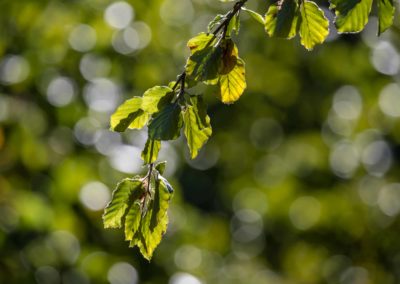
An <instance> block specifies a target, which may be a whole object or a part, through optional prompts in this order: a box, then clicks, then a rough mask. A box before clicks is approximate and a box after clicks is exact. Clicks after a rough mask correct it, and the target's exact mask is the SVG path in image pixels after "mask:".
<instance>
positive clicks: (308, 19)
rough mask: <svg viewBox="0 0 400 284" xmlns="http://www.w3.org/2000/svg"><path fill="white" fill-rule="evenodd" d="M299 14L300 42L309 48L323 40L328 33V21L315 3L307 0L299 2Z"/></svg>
mask: <svg viewBox="0 0 400 284" xmlns="http://www.w3.org/2000/svg"><path fill="white" fill-rule="evenodd" d="M300 15H301V20H300V32H299V33H300V38H301V44H302V45H303V46H304V47H305V48H307V49H308V50H311V49H313V48H314V46H315V45H316V44H320V43H323V42H324V41H325V39H326V37H327V36H328V34H329V21H328V19H327V18H326V17H325V15H324V12H323V11H322V10H321V9H320V8H319V7H318V5H317V4H315V3H314V2H312V1H308V0H305V1H303V2H302V3H301V5H300Z"/></svg>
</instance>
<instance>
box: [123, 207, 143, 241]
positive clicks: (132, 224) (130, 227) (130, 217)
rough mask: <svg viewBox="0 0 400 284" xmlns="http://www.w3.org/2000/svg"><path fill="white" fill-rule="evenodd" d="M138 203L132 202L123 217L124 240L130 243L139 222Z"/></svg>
mask: <svg viewBox="0 0 400 284" xmlns="http://www.w3.org/2000/svg"><path fill="white" fill-rule="evenodd" d="M140 206H141V205H140V202H139V201H135V202H133V204H132V206H131V207H130V208H129V210H128V213H127V214H126V216H125V240H126V241H131V240H132V239H133V237H134V235H135V233H136V232H137V231H138V229H139V226H140V221H141V217H142V214H141V211H140Z"/></svg>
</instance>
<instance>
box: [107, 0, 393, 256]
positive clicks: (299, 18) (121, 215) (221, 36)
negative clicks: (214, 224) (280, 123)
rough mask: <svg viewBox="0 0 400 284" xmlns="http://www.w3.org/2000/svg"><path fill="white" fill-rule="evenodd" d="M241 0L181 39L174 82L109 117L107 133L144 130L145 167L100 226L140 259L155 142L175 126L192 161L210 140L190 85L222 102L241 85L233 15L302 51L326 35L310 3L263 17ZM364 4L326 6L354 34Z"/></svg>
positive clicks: (150, 238) (151, 201) (155, 201)
mask: <svg viewBox="0 0 400 284" xmlns="http://www.w3.org/2000/svg"><path fill="white" fill-rule="evenodd" d="M224 2H226V1H224ZM246 2H247V0H240V1H237V2H236V3H235V5H234V7H233V8H232V10H230V11H229V12H228V13H226V14H225V15H217V16H216V17H215V19H214V20H212V21H211V22H210V24H209V26H208V33H200V34H199V35H197V36H196V37H194V38H192V39H190V40H189V41H188V43H187V46H188V48H189V49H190V56H189V58H188V59H187V63H186V66H185V70H184V71H183V73H181V74H180V75H179V76H178V77H177V80H176V81H174V82H170V83H169V84H168V86H155V87H153V88H150V89H148V90H147V91H146V92H145V93H144V94H143V96H142V97H133V98H131V99H129V100H127V101H125V102H124V103H123V104H122V105H121V106H120V107H119V108H118V109H117V110H116V112H115V113H114V114H113V115H112V116H111V129H112V130H114V131H118V132H123V131H125V130H126V129H128V128H129V129H141V128H143V127H145V126H147V127H148V128H147V129H148V139H147V142H146V144H145V146H144V150H143V152H142V155H141V157H142V159H143V161H144V163H145V165H148V172H147V174H146V175H145V176H144V177H136V178H133V179H126V180H124V181H122V182H121V183H120V184H118V186H117V189H116V190H115V192H114V194H113V198H112V201H111V202H110V203H109V205H108V206H107V207H106V209H105V214H104V225H105V227H106V228H119V227H122V226H123V225H124V226H125V238H126V240H128V241H130V245H131V246H135V245H136V246H138V247H139V249H140V251H141V253H142V254H143V255H144V256H145V257H146V258H147V259H150V258H151V256H152V253H153V251H154V249H155V247H156V246H157V245H158V244H159V242H160V241H161V238H162V235H163V234H164V233H165V231H166V227H167V221H168V219H167V209H168V202H169V200H170V194H171V193H172V188H171V187H170V185H169V183H168V182H167V181H166V179H165V178H163V177H162V176H161V174H162V171H163V169H164V167H165V163H162V164H157V165H154V163H155V162H156V160H157V157H158V153H159V150H160V148H161V141H168V140H174V139H177V138H178V137H180V135H181V129H182V128H183V133H184V135H185V137H186V141H187V145H188V147H189V151H190V155H191V158H195V157H196V156H197V155H198V152H199V150H200V149H201V148H202V147H203V145H204V144H205V143H206V142H207V141H208V139H209V138H210V136H211V133H212V128H211V124H210V117H209V116H208V115H207V110H206V106H205V104H204V103H203V100H202V96H201V94H195V93H193V91H192V90H193V89H192V88H193V87H194V86H196V85H197V84H199V83H202V84H206V85H216V86H217V90H218V91H217V94H216V95H217V97H218V98H219V99H220V100H221V101H222V102H223V103H225V104H231V103H234V102H235V101H237V100H238V99H239V98H240V97H241V95H242V94H243V92H244V90H245V88H246V79H245V64H244V61H243V60H242V59H241V58H240V57H239V52H238V49H237V46H236V45H235V43H234V42H233V40H232V38H231V36H232V34H233V33H238V31H239V27H240V19H239V16H240V12H241V11H245V12H247V13H249V14H250V15H251V17H252V18H254V19H255V20H256V21H257V22H259V23H261V24H262V25H263V26H264V27H265V30H266V32H267V34H268V35H269V36H271V37H283V38H287V39H290V38H293V37H295V36H296V35H297V34H299V35H300V39H301V44H302V45H303V46H304V47H305V48H306V49H308V50H311V49H313V48H314V46H315V45H316V44H320V43H323V42H324V41H325V39H326V37H327V36H328V34H329V21H328V19H327V18H326V16H325V14H324V12H323V10H322V9H321V8H320V7H319V6H318V5H317V4H316V3H315V2H313V1H309V0H279V1H276V2H275V3H272V4H270V5H269V7H268V11H267V13H266V15H265V17H263V16H261V15H260V14H258V13H257V12H255V11H252V10H249V9H247V8H245V7H244V4H245V3H246ZM377 2H378V15H379V33H381V32H383V31H384V30H386V29H387V28H388V27H389V26H390V25H391V24H392V23H393V15H394V4H393V2H392V1H391V0H377ZM371 7H372V0H332V1H331V5H330V8H331V9H334V10H335V14H336V19H335V23H336V26H337V28H338V31H339V32H359V31H361V30H362V29H363V28H364V26H365V25H366V23H367V21H368V16H369V13H370V11H371ZM161 165H162V166H161ZM160 167H162V170H160Z"/></svg>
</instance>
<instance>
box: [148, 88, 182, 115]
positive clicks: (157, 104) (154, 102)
mask: <svg viewBox="0 0 400 284" xmlns="http://www.w3.org/2000/svg"><path fill="white" fill-rule="evenodd" d="M173 96H174V92H173V90H172V89H171V88H169V87H165V86H155V87H153V88H151V89H148V90H147V91H146V92H145V93H144V94H143V100H142V105H141V109H142V110H144V111H145V112H148V113H150V114H153V113H156V112H159V111H160V110H161V109H162V108H163V107H164V106H165V105H166V104H168V103H169V102H171V100H172V98H173Z"/></svg>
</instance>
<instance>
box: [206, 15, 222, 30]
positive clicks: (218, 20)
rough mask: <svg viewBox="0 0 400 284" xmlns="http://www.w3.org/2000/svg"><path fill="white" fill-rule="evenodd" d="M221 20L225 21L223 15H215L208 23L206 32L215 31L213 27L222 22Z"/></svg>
mask: <svg viewBox="0 0 400 284" xmlns="http://www.w3.org/2000/svg"><path fill="white" fill-rule="evenodd" d="M223 19H225V15H221V14H217V15H216V16H215V18H214V19H212V21H211V22H209V23H208V26H207V30H208V32H209V33H211V32H212V31H213V30H214V29H215V27H216V26H218V25H219V24H220V23H221V22H222V21H223Z"/></svg>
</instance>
